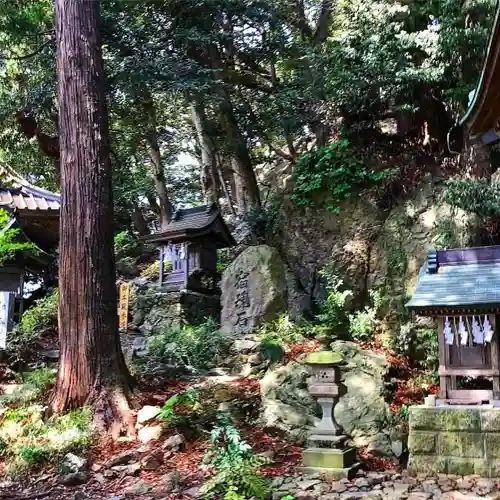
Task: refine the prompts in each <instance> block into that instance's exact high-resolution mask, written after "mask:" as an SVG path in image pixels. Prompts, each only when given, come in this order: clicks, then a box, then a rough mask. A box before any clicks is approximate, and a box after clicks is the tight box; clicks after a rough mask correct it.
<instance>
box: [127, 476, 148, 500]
mask: <svg viewBox="0 0 500 500" xmlns="http://www.w3.org/2000/svg"><path fill="white" fill-rule="evenodd" d="M150 490H151V486H149V484H148V483H146V482H144V481H143V480H142V479H139V481H137V482H136V483H134V484H132V485H131V486H129V487H128V488H125V491H124V493H125V496H134V495H137V496H139V495H145V494H146V493H148V491H150Z"/></svg>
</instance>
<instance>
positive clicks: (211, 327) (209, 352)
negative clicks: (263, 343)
mask: <svg viewBox="0 0 500 500" xmlns="http://www.w3.org/2000/svg"><path fill="white" fill-rule="evenodd" d="M229 344H230V341H229V339H228V338H227V337H226V336H225V335H223V334H222V333H220V332H219V331H218V328H217V325H216V324H215V322H213V321H207V322H206V323H203V324H202V325H200V326H196V327H191V326H184V327H181V328H168V329H166V330H165V332H164V333H163V334H161V335H157V336H154V337H152V338H151V340H150V343H149V353H150V354H152V355H153V356H157V357H158V358H160V359H161V360H162V361H163V362H164V363H167V364H172V365H178V366H192V367H194V368H199V369H210V368H213V367H214V366H216V365H217V361H218V360H219V359H220V358H221V356H223V355H224V354H225V353H226V352H227V350H228V348H229Z"/></svg>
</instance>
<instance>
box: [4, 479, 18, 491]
mask: <svg viewBox="0 0 500 500" xmlns="http://www.w3.org/2000/svg"><path fill="white" fill-rule="evenodd" d="M15 484H16V483H14V481H9V480H6V481H0V489H7V488H12V487H13V486H14V485H15Z"/></svg>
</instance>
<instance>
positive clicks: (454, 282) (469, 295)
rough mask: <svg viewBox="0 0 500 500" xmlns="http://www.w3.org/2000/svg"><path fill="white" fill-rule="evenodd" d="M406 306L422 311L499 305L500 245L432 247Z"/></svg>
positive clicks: (478, 308)
mask: <svg viewBox="0 0 500 500" xmlns="http://www.w3.org/2000/svg"><path fill="white" fill-rule="evenodd" d="M406 307H407V308H408V309H410V310H413V311H415V312H417V313H421V314H425V313H426V312H427V313H429V312H432V311H434V312H438V311H440V310H443V311H444V310H455V311H456V310H484V309H496V308H500V246H493V247H480V248H465V249H453V250H443V251H437V252H436V251H435V250H429V254H428V258H427V262H426V263H425V264H424V265H423V266H422V268H421V270H420V273H419V277H418V283H417V287H416V290H415V294H414V295H413V297H412V298H411V300H410V301H409V302H408V303H407V304H406Z"/></svg>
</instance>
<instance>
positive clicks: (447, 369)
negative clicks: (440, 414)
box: [407, 246, 500, 406]
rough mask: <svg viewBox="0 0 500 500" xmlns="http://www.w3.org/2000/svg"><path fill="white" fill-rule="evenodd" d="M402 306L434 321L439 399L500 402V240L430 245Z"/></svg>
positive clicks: (447, 400)
mask: <svg viewBox="0 0 500 500" xmlns="http://www.w3.org/2000/svg"><path fill="white" fill-rule="evenodd" d="M407 308H408V309H409V310H410V311H414V312H415V313H416V314H418V315H422V316H433V317H435V318H437V321H438V336H439V377H440V388H441V393H440V399H439V400H438V405H439V404H450V403H456V402H461V403H470V404H481V403H488V404H492V405H495V406H498V405H500V357H499V344H498V332H497V329H498V327H497V315H498V314H499V312H500V246H494V247H482V248H466V249H453V250H442V251H435V250H430V251H429V254H428V258H427V262H426V263H425V265H424V266H423V267H422V269H421V271H420V275H419V279H418V283H417V287H416V290H415V294H414V295H413V297H412V298H411V300H410V301H409V302H408V304H407ZM465 379H467V380H468V381H470V379H481V384H477V385H478V386H480V387H481V388H465V387H464V386H465V385H468V386H470V385H471V384H470V383H469V384H465ZM472 385H473V384H472Z"/></svg>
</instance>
